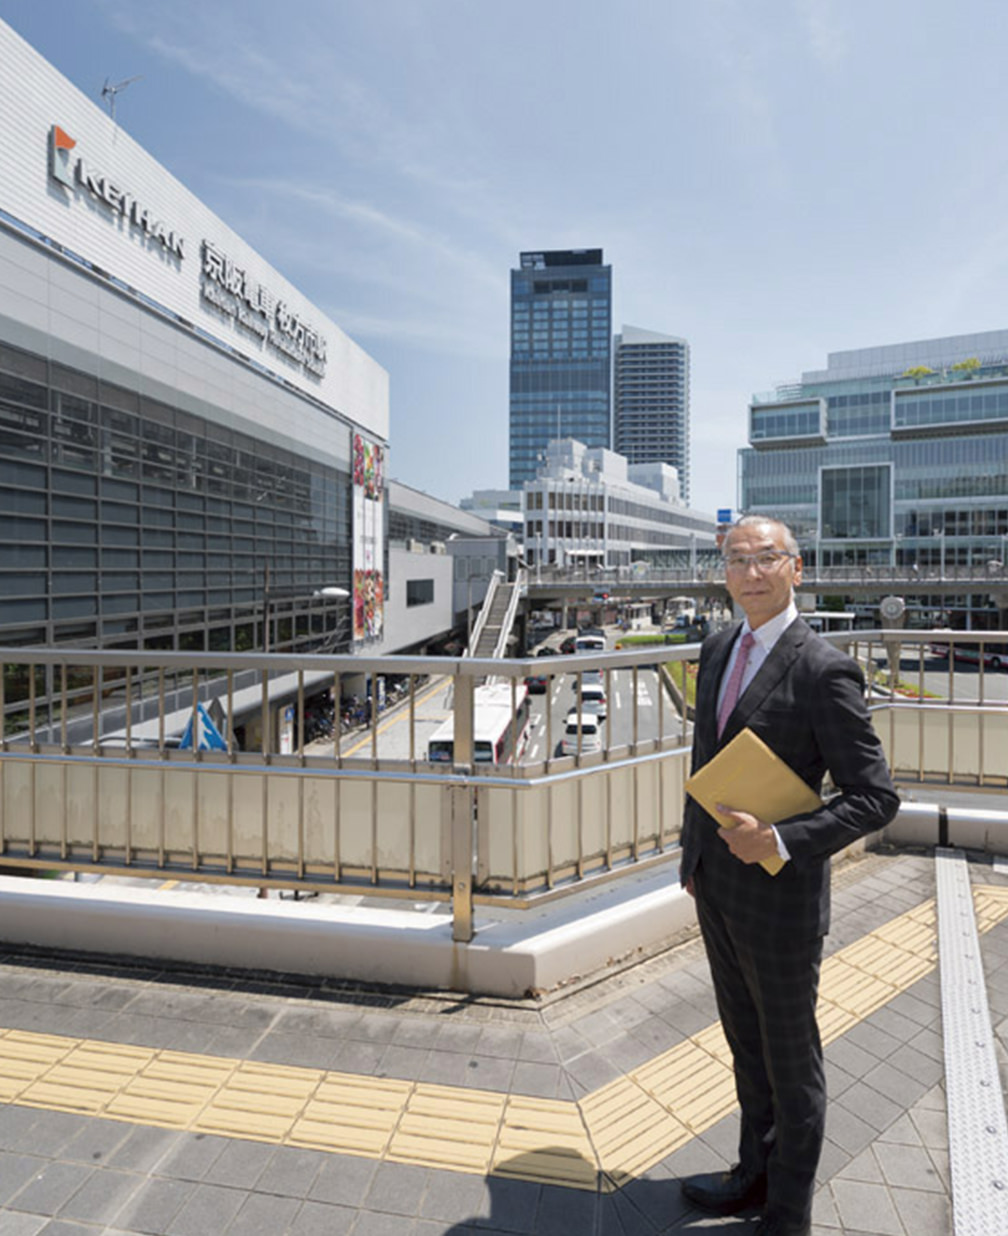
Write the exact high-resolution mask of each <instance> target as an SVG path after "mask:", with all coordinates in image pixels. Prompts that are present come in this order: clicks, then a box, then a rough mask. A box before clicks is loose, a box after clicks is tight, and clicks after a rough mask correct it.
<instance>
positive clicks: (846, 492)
mask: <svg viewBox="0 0 1008 1236" xmlns="http://www.w3.org/2000/svg"><path fill="white" fill-rule="evenodd" d="M891 471H892V470H891V468H890V466H889V465H888V464H881V465H874V466H871V465H870V466H866V467H851V468H823V470H822V481H821V497H820V502H821V511H820V525H819V526H820V528H821V529H822V536H823V537H824V538H826V539H829V538H835V539H838V540H840V539H843V540H847V539H857V538H870V539H874V538H886V537H889V536H890V535H891V528H892V524H891V519H890V511H891V505H892V504H891V493H892V478H891Z"/></svg>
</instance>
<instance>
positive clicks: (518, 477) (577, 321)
mask: <svg viewBox="0 0 1008 1236" xmlns="http://www.w3.org/2000/svg"><path fill="white" fill-rule="evenodd" d="M611 340H612V268H611V267H609V266H605V265H603V262H602V250H601V249H564V250H550V251H538V252H534V253H532V252H530V253H522V254H521V256H520V261H519V266H518V268H517V269H516V270H512V271H511V400H510V435H509V447H510V449H509V478H510V479H509V482H508V484H509V488H511V489H521V488H522V486H523V485H524V484H525V482H526V481H530V480H533V479H534V478H535V476H536V473H537V471H538V469H539V468H540V467H541V466H542V464H543V462H544V460H545V454H546V446H547V443H549V442H550V441H552V440H553V439H556V438H568V437H570V438H576V439H578V440H579V441H580V442H583V443H585V445H587V446H589V447H608V446H609V444H610V396H609V389H610V356H611Z"/></svg>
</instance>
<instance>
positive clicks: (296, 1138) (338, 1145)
mask: <svg viewBox="0 0 1008 1236" xmlns="http://www.w3.org/2000/svg"><path fill="white" fill-rule="evenodd" d="M414 1088H415V1083H413V1082H405V1081H394V1080H391V1079H389V1078H381V1077H357V1076H355V1075H353V1074H350V1073H327V1074H324V1075H323V1077H322V1081H321V1082H320V1083H319V1085H318V1087H317V1088H316V1090H315V1093H314V1094H313V1096H312V1098H311V1099H310V1100H309V1102H308V1103H307V1104H306V1106H305V1109H304V1114H303V1115H302V1116H301V1117H300V1118H299V1119H298V1120H297V1121H296V1122H295V1123H294V1126H293V1128H292V1129H291V1131H290V1133H289V1134H288V1135H287V1137H286V1139H285V1140H286V1141H288V1142H289V1143H290V1144H291V1145H292V1146H310V1147H313V1148H314V1149H316V1150H332V1151H338V1152H340V1153H343V1154H362V1155H368V1156H378V1157H381V1156H383V1155H384V1153H385V1150H386V1148H387V1146H388V1144H389V1141H390V1140H391V1138H392V1134H393V1132H394V1131H395V1129H396V1126H397V1125H398V1124H399V1120H400V1117H401V1116H402V1114H403V1112H404V1111H405V1110H406V1104H407V1102H408V1100H409V1097H410V1095H411V1094H412V1092H413V1090H414Z"/></svg>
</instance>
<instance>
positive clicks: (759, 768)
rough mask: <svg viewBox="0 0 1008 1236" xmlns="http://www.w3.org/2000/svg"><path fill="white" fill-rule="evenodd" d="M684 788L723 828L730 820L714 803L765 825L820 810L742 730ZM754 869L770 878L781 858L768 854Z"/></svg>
mask: <svg viewBox="0 0 1008 1236" xmlns="http://www.w3.org/2000/svg"><path fill="white" fill-rule="evenodd" d="M685 789H686V793H687V794H689V795H690V796H691V797H693V798H695V799H696V801H697V802H698V803H699V804H700V806H701V807H703V809H704V811H706V812H707V813H708V815H712V816H713V817H714V818H715V819H716V820H717V821H718V823H719V824H721V825H722V826H723V827H724V828H734V827H735V821H734V820H731V819H729V818H728V817H727V816H724V815H721V814H720V812H719V811H718V810H717V808H716V804H717V803H721V804H722V805H723V806H725V807H731V808H732V809H733V810H735V811H748V812H749V813H750V814H751V815H755V816H758V817H759V818H760V819H761V820H765V821H766V822H767V823H768V824H777V823H779V822H780V821H781V820H787V819H789V818H790V817H791V816H793V815H804V814H805V813H806V812H809V811H815V810H816V809H817V808H818V807H821V806H822V799H821V798H820V797H819V795H818V794H817V793H816V792H815V790H813V789H812V788H811V786H808V785H806V784H805V782H804V781H803V780H802V779H801V777H799V776H798V774H797V773H796V772H795V771H794V769H793V768H791V767H790V766H789V765H788V764H786V763H785V762H784V760H782V759H781V757H780V756H779V755H777V754H776V752H774V751H771V750H770V748H769V747H768V746H767V745H766V743H765V742H764V741H763V739H762V738H760V737H759V736H758V735H756V734H754V733H753V731H752V730H750V729H748V728H746V729H744V730H742V732H741V733H740V734H736V736H735V737H734V738H733V739H732V740H731V742H730V743H728V745H727V746H725V747H722V748H721V750H720V751H719V752H718V753H717V755H715V756H714V758H713V759H712V760H709V761H708V762H707V763H706V764H705V765H704V766H703V768H701V769H699V770H698V771H697V772H695V773H694V774H693V776H692V777H690V778H689V779H688V780H687V782H686V786H685ZM760 866H761V867H762V868H763V870H764V871H767V872H769V873H770V875H776V874H777V872H778V871H780V869H781V868H782V867H783V866H784V859H783V858H781V857H780V856H779V855H774V857H773V858H765V859H763V861H762V862H761V863H760Z"/></svg>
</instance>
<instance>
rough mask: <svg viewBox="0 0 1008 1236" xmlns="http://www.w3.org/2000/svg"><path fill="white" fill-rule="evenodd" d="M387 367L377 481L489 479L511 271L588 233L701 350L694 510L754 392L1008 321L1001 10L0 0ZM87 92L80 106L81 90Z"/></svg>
mask: <svg viewBox="0 0 1008 1236" xmlns="http://www.w3.org/2000/svg"><path fill="white" fill-rule="evenodd" d="M0 17H3V19H4V20H6V21H7V22H8V23H9V24H10V25H12V26H13V27H14V29H16V30H17V31H18V32H19V33H20V34H22V35H23V36H24V37H25V38H26V39H27V40H28V41H29V42H30V43H31V44H33V46H35V47H36V48H37V49H38V50H39V51H40V52H41V53H42V54H43V55H44V56H46V58H47V59H49V60H50V61H51V62H52V63H54V64H55V65H56V67H57V68H59V69H60V70H61V71H62V72H63V73H64V74H65V75H66V76H67V77H69V78H70V80H71V81H73V82H74V83H75V84H76V85H77V86H78V87H79V88H80V89H81V90H83V91H84V92H85V93H87V94H89V95H90V96H91V97H93V98H95V99H96V100H99V95H100V91H101V87H102V84H103V82H104V81H105V80H106V78H110V79H111V80H112V81H119V80H122V79H124V78H126V77H130V76H133V75H135V74H141V75H142V80H140V81H138V82H135V83H134V84H133V85H131V86H129V87H128V88H127V89H125V90H124V91H123V92H122V93H121V94H120V95H119V98H118V105H117V118H118V120H119V122H120V123H121V125H122V126H123V127H124V128H125V129H126V130H127V131H128V132H129V133H130V134H131V135H132V136H133V137H134V138H136V140H137V141H139V142H140V143H141V144H142V145H143V146H145V147H146V148H147V149H148V150H149V151H150V152H151V153H152V154H153V155H154V156H155V157H156V158H157V159H158V160H159V161H160V162H161V163H163V164H164V165H165V166H166V167H168V168H169V169H170V170H171V171H172V173H173V174H174V175H175V176H177V177H178V179H179V180H181V181H182V182H183V183H184V184H185V185H186V186H187V187H188V188H189V189H191V190H192V191H193V192H194V193H195V194H197V196H199V197H200V198H201V199H202V200H203V201H205V202H206V203H207V204H208V205H209V206H210V207H211V208H212V209H213V210H214V211H216V213H217V214H219V215H220V216H221V217H222V218H223V219H224V220H226V221H227V223H228V224H230V225H231V226H232V227H233V228H235V230H236V231H238V232H239V233H240V234H241V235H242V236H244V237H245V239H246V240H248V241H249V243H250V244H252V245H253V246H254V247H255V248H256V249H257V250H258V251H259V252H260V253H262V254H263V255H264V256H265V257H266V258H267V259H268V260H269V261H270V262H271V263H272V264H273V265H274V266H276V267H277V268H278V269H279V270H280V271H282V272H283V273H284V275H286V276H287V278H289V279H290V280H291V281H292V282H293V283H294V284H296V285H297V286H298V287H299V288H301V289H302V290H303V291H304V292H305V293H306V295H308V297H309V298H310V299H311V300H312V301H313V302H314V303H316V304H317V305H318V306H319V307H320V308H321V309H322V310H323V311H324V312H325V313H326V314H328V315H329V316H330V317H331V318H333V319H334V320H335V321H336V322H337V323H338V324H339V325H340V326H341V327H342V328H343V329H344V330H345V331H346V332H347V333H348V334H350V335H351V336H352V337H353V338H354V339H356V340H357V342H359V343H360V344H361V345H362V346H363V347H364V348H366V349H367V350H368V351H369V352H370V353H371V354H372V355H373V356H374V357H375V358H376V359H377V360H378V361H379V362H380V363H381V364H382V365H383V366H384V367H385V368H386V369H387V370H388V371H389V374H390V379H391V416H392V428H391V440H392V457H391V466H390V473H391V475H393V476H395V477H398V478H399V479H400V480H402V481H404V482H406V483H407V484H410V485H413V486H415V487H417V488H419V489H423V490H426V491H428V492H430V493H433V494H435V495H437V496H438V497H442V498H446V499H448V500H449V501H457V500H458V499H459V498H461V497H462V496H464V495H465V494H467V493H469V492H470V491H471V490H472V489H473V488H489V487H503V486H505V485H506V483H507V401H508V374H507V361H508V333H507V322H508V295H509V281H508V272H509V270H510V268H511V267H512V266H513V265H516V264H517V258H518V253H519V251H520V250H522V249H539V248H566V247H601V248H602V249H604V251H605V258H606V261H608V262H611V264H612V266H613V282H614V305H613V321H614V325H615V326H616V328H617V329H618V327H619V325H620V324H621V323H628V324H631V325H634V326H640V327H644V328H646V329H650V330H657V331H662V332H665V333H668V334H672V335H679V336H683V337H685V338H686V339H688V340H689V342H690V345H691V348H692V359H693V370H692V423H693V430H692V436H693V452H692V456H693V503H694V505H696V506H698V507H700V508H701V509H704V510H708V511H713V510H714V509H715V508H717V507H719V506H731V505H734V500H735V466H736V465H735V458H736V450H737V448H738V447H739V446H742V445H744V444H745V432H746V404H747V401H748V399H749V398H750V396H751V394H752V393H753V392H754V391H763V390H768V389H770V388H772V387H773V386H774V385H775V384H776V383H778V382H780V381H786V380H789V379H793V378H797V377H798V376H799V374H800V373H801V371H802V370H803V369H814V368H821V367H823V366H824V365H825V361H826V353H827V352H829V351H835V350H839V349H844V348H854V347H867V346H871V345H873V344H883V343H897V342H900V341H902V340H907V339H921V338H930V337H934V336H940V335H949V334H958V333H964V332H967V331H974V330H994V329H1000V328H1004V327H1006V326H1008V320H1006V318H1008V314H1006V312H1005V308H1004V300H1005V287H1006V284H1008V280H1006V278H1005V274H1006V272H1005V267H1006V264H1008V219H1006V213H1005V199H1006V189H1008V164H1006V156H1005V153H1004V151H1005V138H1004V119H1005V114H1006V108H1005V94H1006V88H1008V87H1006V78H1008V75H1006V74H1005V73H1004V69H1003V57H1004V47H1005V46H1006V45H1008V5H1005V4H1004V3H1003V2H990V3H988V2H986V0H960V3H959V4H957V5H955V6H953V5H951V4H949V3H948V0H764V2H763V3H753V2H752V0H621V2H620V3H619V4H618V5H617V4H613V3H612V2H611V0H606V2H605V3H603V2H602V0H535V2H534V3H530V2H528V0H508V3H506V4H498V3H490V2H489V0H354V2H352V3H351V2H349V0H299V2H298V3H297V4H282V3H276V0H268V2H266V0H201V2H200V3H195V2H194V0H172V3H171V4H158V5H154V4H151V3H137V2H136V0H0ZM99 101H100V100H99Z"/></svg>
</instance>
